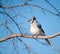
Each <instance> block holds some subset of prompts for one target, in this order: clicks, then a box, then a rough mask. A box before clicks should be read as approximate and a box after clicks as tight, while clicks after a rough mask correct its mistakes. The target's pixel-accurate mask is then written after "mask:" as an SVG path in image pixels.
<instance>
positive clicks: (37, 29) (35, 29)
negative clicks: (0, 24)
mask: <svg viewBox="0 0 60 54" xmlns="http://www.w3.org/2000/svg"><path fill="white" fill-rule="evenodd" d="M29 22H30V31H31V33H32V34H34V35H41V36H45V32H44V30H43V29H42V26H41V24H39V23H38V21H37V20H36V18H35V17H32V18H31V19H30V20H29ZM45 40H46V42H47V43H48V44H50V41H49V40H48V39H45Z"/></svg>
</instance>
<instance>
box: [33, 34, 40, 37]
mask: <svg viewBox="0 0 60 54" xmlns="http://www.w3.org/2000/svg"><path fill="white" fill-rule="evenodd" d="M39 35H40V34H34V35H32V37H34V36H36V38H37V37H38V36H39Z"/></svg>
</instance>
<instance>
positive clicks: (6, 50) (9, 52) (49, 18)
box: [0, 0, 60, 54]
mask: <svg viewBox="0 0 60 54" xmlns="http://www.w3.org/2000/svg"><path fill="white" fill-rule="evenodd" d="M1 1H2V3H3V6H12V5H16V4H22V3H24V1H25V0H6V1H7V2H6V1H5V0H1ZM49 1H50V2H51V3H52V4H53V5H54V6H55V7H56V8H57V9H58V10H59V11H60V0H49ZM29 4H36V5H38V6H41V7H44V8H46V9H48V10H50V11H52V12H54V13H57V12H56V10H55V9H54V8H53V7H51V6H50V5H49V4H48V3H46V2H45V0H38V1H37V0H33V1H30V2H29ZM0 11H3V10H2V9H1V8H0ZM6 11H7V13H8V12H9V15H10V16H12V17H13V16H14V15H16V14H17V13H18V14H22V15H18V16H17V17H15V18H14V20H15V21H16V22H17V23H18V24H19V26H20V25H21V26H22V27H21V31H22V32H23V33H24V34H25V33H26V34H31V33H30V31H29V22H27V21H28V20H29V19H30V18H31V17H32V16H35V17H36V19H37V21H38V22H39V23H40V24H41V25H42V28H43V29H44V31H45V33H46V35H47V36H48V35H52V34H54V33H57V32H60V17H58V16H56V15H53V14H51V13H48V12H46V11H44V13H45V14H44V13H43V12H42V10H41V9H40V8H37V7H32V6H24V7H16V8H15V9H12V10H7V9H6ZM7 19H9V17H7V16H6V15H3V14H0V22H3V23H4V22H5V21H6V20H7ZM7 26H9V28H10V29H11V30H13V32H14V33H15V34H17V33H19V31H18V29H17V27H16V25H15V24H14V23H13V22H12V21H11V20H9V23H7ZM8 35H10V32H9V31H8V30H7V29H6V28H5V27H3V26H1V25H0V38H3V37H6V36H8ZM14 39H15V40H14ZM14 39H10V40H7V41H5V42H2V43H0V53H1V54H16V53H17V52H18V54H27V53H28V52H27V50H26V49H25V47H24V45H23V44H21V43H20V42H19V41H18V39H16V38H14ZM21 39H22V40H23V41H24V42H25V43H26V44H27V45H28V46H29V47H30V48H31V49H32V51H33V52H35V53H36V54H58V52H57V51H56V50H54V49H53V47H51V46H49V45H44V44H42V43H45V44H47V43H46V42H45V41H44V40H42V39H39V40H40V42H41V43H38V42H37V41H35V40H34V39H27V38H26V39H25V38H21ZM50 40H51V42H52V43H54V45H55V46H56V47H57V48H58V49H60V37H56V38H53V39H50ZM12 41H13V42H14V43H15V46H13V44H12ZM15 48H16V49H15ZM16 51H17V52H16Z"/></svg>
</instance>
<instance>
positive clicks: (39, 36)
mask: <svg viewBox="0 0 60 54" xmlns="http://www.w3.org/2000/svg"><path fill="white" fill-rule="evenodd" d="M59 35H60V32H58V33H56V34H53V35H50V36H41V35H38V36H36V35H35V36H32V35H26V34H12V35H10V36H7V37H5V38H2V39H0V42H3V41H6V40H8V39H11V38H14V37H23V38H38V39H46V38H47V39H51V38H55V37H57V36H59Z"/></svg>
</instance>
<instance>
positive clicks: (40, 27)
mask: <svg viewBox="0 0 60 54" xmlns="http://www.w3.org/2000/svg"><path fill="white" fill-rule="evenodd" d="M37 26H38V27H39V29H41V31H42V32H43V33H45V32H44V30H43V29H42V26H41V25H40V24H38V25H37Z"/></svg>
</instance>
